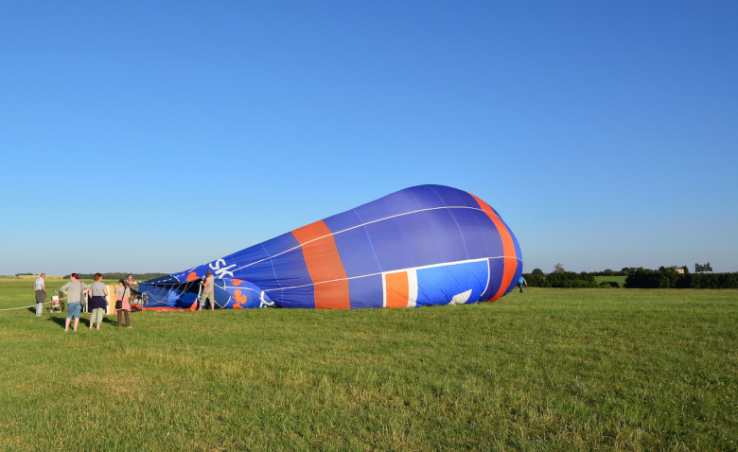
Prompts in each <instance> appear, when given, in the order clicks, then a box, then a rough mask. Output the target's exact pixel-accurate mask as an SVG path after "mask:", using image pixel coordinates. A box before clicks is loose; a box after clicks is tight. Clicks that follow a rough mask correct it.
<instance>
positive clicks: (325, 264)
mask: <svg viewBox="0 0 738 452" xmlns="http://www.w3.org/2000/svg"><path fill="white" fill-rule="evenodd" d="M292 235H294V236H295V238H296V239H297V241H298V242H299V243H300V245H302V255H303V257H304V258H305V265H307V269H308V272H309V273H310V279H312V281H313V284H314V285H315V286H314V293H315V308H316V309H350V308H351V302H350V301H349V283H348V279H347V276H346V270H345V269H344V268H343V261H342V260H341V255H340V254H339V253H338V247H337V246H336V241H335V240H334V239H333V234H332V232H331V230H330V229H328V226H327V225H326V224H325V223H324V222H323V221H322V220H321V221H316V222H315V223H312V224H309V225H307V226H303V227H301V228H299V229H295V230H294V231H292Z"/></svg>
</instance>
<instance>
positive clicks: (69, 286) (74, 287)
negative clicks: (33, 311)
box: [59, 273, 89, 331]
mask: <svg viewBox="0 0 738 452" xmlns="http://www.w3.org/2000/svg"><path fill="white" fill-rule="evenodd" d="M87 289H89V286H88V285H87V284H85V283H83V282H82V281H80V280H79V275H78V274H77V273H72V274H71V275H70V276H69V282H68V283H66V284H64V285H63V286H61V289H59V292H60V293H63V294H66V295H67V321H66V323H65V324H64V331H69V324H70V323H71V321H72V318H74V331H77V325H79V314H80V312H82V305H81V303H82V297H83V296H84V292H85V291H86V290H87Z"/></svg>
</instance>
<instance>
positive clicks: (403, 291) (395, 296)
mask: <svg viewBox="0 0 738 452" xmlns="http://www.w3.org/2000/svg"><path fill="white" fill-rule="evenodd" d="M384 280H385V290H386V296H387V306H386V307H388V308H406V307H407V301H408V299H409V298H410V287H409V286H410V284H409V283H408V280H407V272H397V273H387V274H385V275H384Z"/></svg>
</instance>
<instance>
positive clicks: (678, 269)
mask: <svg viewBox="0 0 738 452" xmlns="http://www.w3.org/2000/svg"><path fill="white" fill-rule="evenodd" d="M671 268H673V269H674V270H676V272H677V273H679V274H680V275H683V274H684V267H677V266H674V267H671Z"/></svg>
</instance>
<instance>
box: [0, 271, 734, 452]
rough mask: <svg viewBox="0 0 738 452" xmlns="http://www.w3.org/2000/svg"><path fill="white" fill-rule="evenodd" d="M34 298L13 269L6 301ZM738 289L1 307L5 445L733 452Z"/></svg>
mask: <svg viewBox="0 0 738 452" xmlns="http://www.w3.org/2000/svg"><path fill="white" fill-rule="evenodd" d="M26 285H27V283H26ZM21 290H22V292H21ZM31 292H32V290H31ZM27 294H28V289H19V288H16V287H13V284H9V283H7V281H0V308H4V307H9V305H12V304H13V302H14V300H16V302H15V305H16V306H18V305H23V304H22V302H21V300H22V297H24V296H29V295H27ZM737 301H738V291H729V290H724V291H707V290H705V291H693V290H649V291H646V290H588V289H571V290H557V289H529V290H526V291H525V293H524V294H522V295H521V294H518V293H511V294H510V295H508V296H506V297H504V298H503V299H501V300H499V301H498V302H496V303H485V304H479V305H470V306H448V307H439V308H422V309H410V310H381V309H380V310H361V311H307V310H280V309H267V310H251V311H215V312H196V313H192V312H183V313H154V312H144V313H134V314H133V315H132V323H133V329H131V330H127V329H125V328H124V329H118V328H116V327H115V325H114V324H113V323H112V317H111V318H110V321H108V320H106V322H105V324H104V325H103V327H102V329H101V330H100V331H88V330H86V329H85V330H81V331H78V332H76V333H72V332H68V333H64V332H63V327H62V321H63V318H64V316H63V315H61V314H55V315H53V316H50V315H49V314H44V317H42V318H40V319H39V318H36V317H34V316H33V313H32V312H30V311H29V310H20V311H8V312H0V344H2V346H3V352H2V353H0V368H1V369H2V373H1V374H0V375H1V376H0V444H2V448H3V449H5V450H72V449H83V450H152V451H153V450H157V451H158V450H203V451H205V450H208V451H212V450H265V449H268V450H526V451H527V450H547V451H549V450H554V451H555V450H567V451H568V450H582V451H584V450H587V451H589V450H633V451H639V450H642V451H648V450H695V451H697V450H731V451H734V450H736V449H737V448H738V443H737V442H736V438H737V437H738V337H737V332H738V304H737ZM28 304H30V303H28ZM81 326H84V327H85V328H86V326H87V320H86V318H84V319H83V322H82V324H81Z"/></svg>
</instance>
